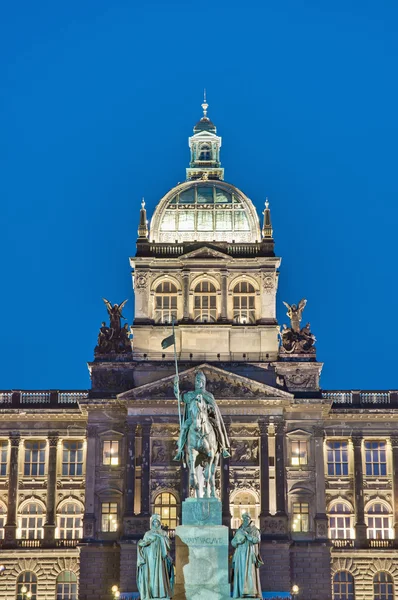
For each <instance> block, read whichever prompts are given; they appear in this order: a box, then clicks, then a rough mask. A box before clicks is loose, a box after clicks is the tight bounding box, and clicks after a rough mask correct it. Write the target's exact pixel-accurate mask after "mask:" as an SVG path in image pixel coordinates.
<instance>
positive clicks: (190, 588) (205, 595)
mask: <svg viewBox="0 0 398 600" xmlns="http://www.w3.org/2000/svg"><path fill="white" fill-rule="evenodd" d="M175 544H176V585H175V590H174V596H173V599H174V600H229V599H230V585H229V583H228V545H229V537H228V527H225V526H224V525H180V526H179V527H177V529H176V533H175Z"/></svg>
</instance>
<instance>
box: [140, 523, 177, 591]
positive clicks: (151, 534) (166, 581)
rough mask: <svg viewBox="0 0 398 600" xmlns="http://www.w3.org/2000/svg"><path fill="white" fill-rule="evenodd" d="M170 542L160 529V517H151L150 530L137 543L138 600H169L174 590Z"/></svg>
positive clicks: (165, 533)
mask: <svg viewBox="0 0 398 600" xmlns="http://www.w3.org/2000/svg"><path fill="white" fill-rule="evenodd" d="M169 552H170V540H169V536H168V534H167V532H166V531H164V530H163V529H162V525H161V521H160V516H159V515H156V514H155V515H152V517H151V528H150V530H149V531H147V532H146V533H145V535H144V537H143V539H142V540H140V541H139V542H138V556H137V587H138V591H139V592H140V600H151V599H152V598H162V600H163V599H164V600H170V598H172V596H173V589H174V566H173V561H172V559H171V557H170V554H169Z"/></svg>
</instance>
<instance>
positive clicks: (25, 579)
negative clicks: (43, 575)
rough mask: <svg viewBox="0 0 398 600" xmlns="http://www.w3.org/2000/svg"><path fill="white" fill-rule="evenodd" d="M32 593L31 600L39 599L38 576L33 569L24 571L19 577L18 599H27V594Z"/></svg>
mask: <svg viewBox="0 0 398 600" xmlns="http://www.w3.org/2000/svg"><path fill="white" fill-rule="evenodd" d="M29 592H30V593H31V594H32V595H31V600H36V599H37V595H36V594H37V577H36V575H35V574H34V573H33V572H32V571H24V572H23V573H20V575H18V579H17V600H26V594H28V593H29Z"/></svg>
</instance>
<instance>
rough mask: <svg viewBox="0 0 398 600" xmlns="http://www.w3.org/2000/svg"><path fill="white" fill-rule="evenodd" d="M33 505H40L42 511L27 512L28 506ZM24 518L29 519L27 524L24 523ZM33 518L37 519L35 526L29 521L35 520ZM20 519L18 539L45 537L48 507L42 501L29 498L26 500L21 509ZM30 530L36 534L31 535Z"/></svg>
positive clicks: (40, 538)
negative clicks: (24, 533)
mask: <svg viewBox="0 0 398 600" xmlns="http://www.w3.org/2000/svg"><path fill="white" fill-rule="evenodd" d="M32 505H36V506H38V507H39V508H40V509H41V512H36V513H30V512H29V513H28V512H25V510H26V509H27V507H29V506H32ZM24 519H26V520H27V523H26V525H25V526H24V524H23V521H24ZM33 519H34V520H35V524H34V527H31V525H30V522H29V521H30V520H33ZM18 520H19V527H18V529H19V536H18V539H20V540H42V539H44V523H45V522H46V508H45V506H43V505H42V503H41V502H39V501H38V500H28V501H27V502H25V503H24V504H23V505H22V507H21V508H20V510H19V514H18ZM39 520H40V521H41V524H39V523H38V521H39ZM24 531H26V535H25V536H24V535H23V532H24ZM30 531H33V532H34V534H35V535H34V536H31V535H30V533H29V532H30Z"/></svg>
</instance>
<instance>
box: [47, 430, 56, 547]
mask: <svg viewBox="0 0 398 600" xmlns="http://www.w3.org/2000/svg"><path fill="white" fill-rule="evenodd" d="M48 446H49V450H48V476H47V512H46V522H45V524H44V544H45V545H46V546H52V545H53V544H54V540H55V496H56V491H57V448H58V432H50V434H49V436H48Z"/></svg>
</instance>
